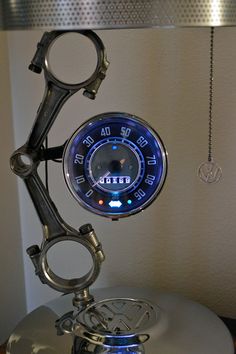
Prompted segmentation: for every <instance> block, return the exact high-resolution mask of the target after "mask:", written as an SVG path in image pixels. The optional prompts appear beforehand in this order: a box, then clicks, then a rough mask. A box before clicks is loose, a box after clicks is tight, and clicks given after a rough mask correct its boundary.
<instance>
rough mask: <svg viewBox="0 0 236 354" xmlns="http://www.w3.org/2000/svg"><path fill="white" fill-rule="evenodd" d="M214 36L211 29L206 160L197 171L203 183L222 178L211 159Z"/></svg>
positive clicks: (213, 31) (218, 168)
mask: <svg viewBox="0 0 236 354" xmlns="http://www.w3.org/2000/svg"><path fill="white" fill-rule="evenodd" d="M214 35H215V28H214V27H211V36H210V80H209V118H208V159H207V162H203V163H202V164H201V165H200V166H199V169H198V176H199V178H200V179H201V180H202V181H203V182H205V183H215V182H218V181H219V180H220V178H221V176H222V170H221V168H220V166H219V165H218V164H217V163H216V162H214V160H213V157H212V127H213V114H212V112H213V80H214Z"/></svg>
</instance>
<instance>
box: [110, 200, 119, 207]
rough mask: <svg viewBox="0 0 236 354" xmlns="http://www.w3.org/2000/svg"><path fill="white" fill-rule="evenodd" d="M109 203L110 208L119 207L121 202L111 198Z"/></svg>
mask: <svg viewBox="0 0 236 354" xmlns="http://www.w3.org/2000/svg"><path fill="white" fill-rule="evenodd" d="M109 205H110V207H111V208H120V207H121V205H122V203H121V202H120V201H119V200H111V201H110V203H109Z"/></svg>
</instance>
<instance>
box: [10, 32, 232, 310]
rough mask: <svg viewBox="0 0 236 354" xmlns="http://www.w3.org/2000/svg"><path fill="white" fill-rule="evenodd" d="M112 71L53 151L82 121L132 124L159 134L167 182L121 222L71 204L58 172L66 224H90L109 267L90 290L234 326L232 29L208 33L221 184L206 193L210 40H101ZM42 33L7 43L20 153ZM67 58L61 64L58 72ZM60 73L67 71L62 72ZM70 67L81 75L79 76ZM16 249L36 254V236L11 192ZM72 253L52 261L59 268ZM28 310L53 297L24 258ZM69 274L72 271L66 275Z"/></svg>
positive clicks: (66, 115) (26, 206) (54, 175)
mask: <svg viewBox="0 0 236 354" xmlns="http://www.w3.org/2000/svg"><path fill="white" fill-rule="evenodd" d="M99 35H100V36H101V38H102V39H103V41H104V44H105V46H106V48H107V52H108V57H109V59H110V61H111V65H110V68H109V71H108V76H107V78H106V80H105V82H104V83H103V84H102V87H101V89H100V92H99V94H98V96H97V99H96V101H95V102H91V101H89V100H87V99H86V98H84V97H83V96H82V95H81V93H78V94H76V95H75V96H73V97H72V98H71V100H70V101H68V102H67V103H66V105H65V106H64V108H63V109H62V111H61V113H60V115H59V117H58V119H57V121H56V123H55V125H54V127H53V129H52V131H51V133H50V144H51V145H57V144H58V145H59V144H62V143H63V142H64V141H65V140H66V139H67V138H68V137H69V136H70V135H71V134H72V132H73V131H74V130H75V129H76V128H77V127H78V126H79V125H80V124H81V123H82V122H83V121H84V120H86V119H87V118H90V117H91V116H93V115H95V114H98V113H101V112H106V111H116V110H117V111H126V112H129V113H134V114H136V115H138V116H140V117H142V118H144V119H146V120H147V121H148V122H150V123H151V124H152V125H153V127H154V128H155V129H156V130H157V131H158V132H159V134H160V135H161V137H162V138H163V140H164V142H165V144H166V146H167V150H168V153H169V174H168V178H167V182H166V185H165V188H164V190H163V191H162V193H161V195H160V196H159V197H158V199H157V200H156V201H155V203H153V205H151V206H150V207H149V208H148V209H147V210H145V211H144V212H143V213H141V214H138V215H136V216H132V217H130V218H127V219H125V220H121V221H119V222H111V221H109V220H107V219H104V218H101V217H98V216H95V215H92V214H90V213H88V212H87V211H85V210H83V209H82V208H81V207H80V206H79V205H78V204H77V203H76V202H75V201H74V200H73V198H72V197H71V196H70V193H69V191H68V190H67V188H66V186H65V183H64V181H63V176H62V169H61V166H60V165H58V164H54V165H52V167H51V168H50V179H49V183H50V189H51V193H52V196H53V199H54V201H55V202H56V204H57V206H58V208H59V211H60V212H61V214H62V215H63V217H64V218H65V220H66V221H67V222H69V223H71V224H72V225H73V226H74V227H79V226H80V225H81V224H83V223H86V222H91V223H92V224H93V225H94V227H95V229H96V231H97V234H98V236H99V238H100V240H101V241H102V243H103V247H104V250H105V252H106V256H107V258H106V262H105V264H104V266H103V269H102V273H101V275H100V277H99V279H98V280H97V282H96V284H95V286H96V287H101V286H107V285H111V286H113V285H133V286H144V287H155V288H158V289H160V290H165V291H173V292H179V293H182V294H184V295H186V296H188V297H190V298H192V299H194V300H196V301H200V302H201V303H203V304H205V305H206V306H209V307H210V308H211V309H212V310H214V311H216V312H217V313H219V314H221V315H226V316H232V317H233V316H234V317H235V316H236V283H235V276H236V267H235V246H236V239H235V229H236V217H235V210H236V182H235V181H236V163H235V149H236V148H235V141H236V120H235V112H236V106H235V102H236V101H235V95H236V66H235V62H236V46H235V37H236V29H234V28H225V29H217V30H216V43H215V46H216V53H215V78H214V130H213V133H214V138H213V155H214V156H215V158H216V159H217V161H218V162H219V163H220V165H221V166H222V169H223V177H222V180H221V181H220V182H219V183H218V184H215V185H205V184H204V183H202V182H201V181H199V179H198V177H197V169H198V166H199V164H200V163H201V162H203V161H205V160H206V158H207V135H208V132H207V127H208V83H209V29H176V30H170V29H169V30H167V29H159V30H135V31H134V30H129V31H128V30H122V31H101V32H99ZM40 36H41V33H39V32H25V33H23V32H18V33H17V32H15V33H10V34H9V36H8V40H9V53H10V70H11V84H12V95H13V113H14V131H15V141H16V146H17V147H18V146H20V145H22V144H23V143H24V142H25V140H26V138H27V135H28V133H29V131H30V128H31V126H32V123H33V119H34V117H35V113H36V109H37V107H38V105H39V102H40V101H41V98H42V95H43V87H44V84H43V76H40V77H39V76H37V75H34V74H33V73H31V72H29V71H28V70H27V66H28V64H29V62H30V60H31V58H32V56H33V54H34V50H35V46H36V43H37V41H38V40H39V38H40ZM64 59H65V58H64V54H63V55H61V56H60V58H58V60H59V61H60V62H62V64H63V63H64ZM64 64H65V65H66V63H64ZM85 69H86V68H84V69H83V68H81V67H80V64H79V63H78V70H85ZM20 208H21V225H22V235H23V248H24V249H25V248H26V247H28V246H29V245H31V244H33V243H35V242H36V243H40V241H41V238H42V233H41V227H40V224H39V222H38V219H37V217H36V215H35V212H34V210H33V208H32V205H31V202H30V200H29V197H28V196H27V194H26V191H25V189H24V187H23V185H22V183H20ZM69 259H70V250H66V252H65V253H64V254H63V255H62V257H61V267H62V268H63V267H65V265H67V262H68V261H69ZM24 262H25V278H26V289H27V305H28V309H29V310H31V309H33V308H35V307H36V306H38V305H39V304H42V303H44V302H45V301H48V300H49V299H51V298H52V297H54V296H57V294H56V293H55V292H54V291H52V290H50V289H49V288H47V287H46V286H43V285H41V284H40V282H39V280H38V279H37V278H36V277H35V276H34V271H33V267H32V265H31V263H30V261H29V260H28V258H27V257H26V256H25V258H24ZM73 270H74V269H73V264H72V265H71V266H70V267H69V271H71V272H72V271H73Z"/></svg>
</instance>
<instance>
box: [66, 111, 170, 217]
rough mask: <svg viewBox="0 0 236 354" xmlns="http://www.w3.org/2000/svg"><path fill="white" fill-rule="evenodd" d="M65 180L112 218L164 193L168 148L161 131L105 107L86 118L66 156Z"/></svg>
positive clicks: (97, 210)
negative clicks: (163, 141) (158, 132)
mask: <svg viewBox="0 0 236 354" xmlns="http://www.w3.org/2000/svg"><path fill="white" fill-rule="evenodd" d="M63 168H64V176H65V180H66V183H67V185H68V187H69V190H70V191H71V193H72V194H73V196H74V197H75V198H76V200H77V201H78V202H79V203H80V204H81V205H82V206H83V207H85V208H86V209H88V210H90V211H92V212H94V213H96V214H99V215H103V216H107V217H111V218H113V219H117V218H120V217H124V216H129V215H132V214H135V213H137V212H139V211H141V210H143V209H144V208H145V207H147V206H148V205H149V204H150V203H151V202H152V201H153V200H154V199H155V198H156V196H157V195H158V194H159V192H160V190H161V189H162V186H163V184H164V181H165V178H166V172H167V154H166V150H165V147H164V145H163V143H162V141H161V139H160V137H159V135H158V134H157V133H156V132H155V131H154V130H153V129H152V128H151V127H150V126H149V125H148V124H147V123H146V122H145V121H143V120H142V119H140V118H138V117H136V116H133V115H130V114H128V113H120V112H115V113H104V114H100V115H98V116H95V117H93V118H91V119H89V120H88V121H87V122H85V123H84V124H83V125H82V126H81V127H80V128H79V129H78V130H77V131H76V132H75V133H74V134H73V135H72V137H71V138H70V139H69V140H68V142H67V145H66V147H65V151H64V156H63Z"/></svg>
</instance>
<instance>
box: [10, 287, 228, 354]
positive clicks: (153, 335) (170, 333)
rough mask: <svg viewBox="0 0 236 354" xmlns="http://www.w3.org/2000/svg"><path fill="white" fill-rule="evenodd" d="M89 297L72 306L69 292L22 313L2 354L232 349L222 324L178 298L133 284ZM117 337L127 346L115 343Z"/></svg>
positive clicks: (211, 353) (176, 353) (169, 353)
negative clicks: (87, 302)
mask: <svg viewBox="0 0 236 354" xmlns="http://www.w3.org/2000/svg"><path fill="white" fill-rule="evenodd" d="M93 295H94V298H95V302H94V303H93V304H91V305H90V306H88V307H87V308H86V309H80V310H79V309H76V308H73V307H72V306H71V299H72V295H65V296H62V297H60V298H58V299H56V300H53V301H51V302H49V303H48V304H46V305H44V306H41V307H39V308H38V309H36V310H35V311H33V312H32V313H30V314H29V315H27V316H26V317H25V318H24V319H23V321H22V322H21V323H20V324H19V325H18V326H17V328H16V329H15V331H14V332H13V334H12V335H11V337H10V339H9V343H8V348H7V354H26V353H27V354H58V353H60V354H92V353H97V354H108V353H109V354H121V353H122V354H131V353H132V354H144V353H145V354H185V353H188V354H199V353H207V354H222V353H224V354H233V353H234V348H233V342H232V339H231V335H230V333H229V332H228V330H227V329H226V327H225V325H224V324H223V322H222V321H221V320H220V319H219V318H218V317H217V316H216V315H215V314H214V313H213V312H211V311H210V310H208V309H207V308H205V307H203V306H201V305H200V304H198V303H195V302H193V301H190V300H188V299H186V298H184V297H183V296H179V295H175V294H165V293H164V294H163V293H158V292H157V291H153V290H148V289H136V288H108V289H97V290H94V291H93ZM139 314H141V316H139ZM127 318H128V320H127ZM132 318H133V319H135V320H134V321H133V320H132ZM138 318H139V319H141V320H140V321H139V320H138V321H136V319H138ZM127 326H128V327H127ZM131 327H134V328H133V330H132V329H131ZM119 328H120V330H121V332H120V334H119ZM122 328H123V329H122ZM32 329H33V330H32ZM114 333H115V335H114ZM141 334H142V335H143V337H142V336H141ZM122 336H123V337H125V336H126V339H128V340H130V342H129V343H128V345H126V344H127V343H126V342H125V345H123V346H122V343H121V342H119V341H120V339H121V338H122ZM144 336H146V337H144ZM109 339H114V341H113V343H112V345H109V343H108V342H106V340H109ZM117 339H118V341H117ZM103 340H104V342H102V341H103Z"/></svg>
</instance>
